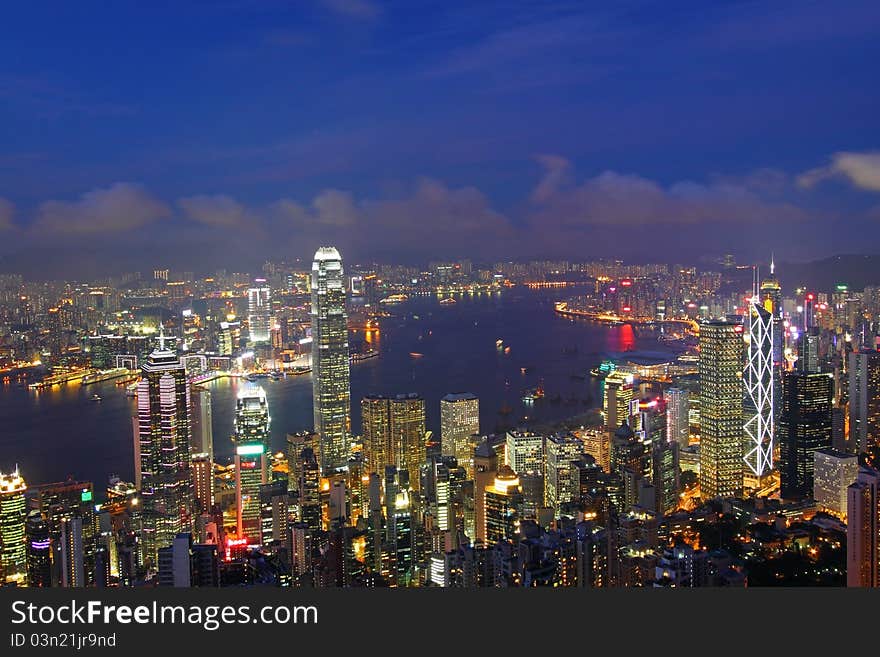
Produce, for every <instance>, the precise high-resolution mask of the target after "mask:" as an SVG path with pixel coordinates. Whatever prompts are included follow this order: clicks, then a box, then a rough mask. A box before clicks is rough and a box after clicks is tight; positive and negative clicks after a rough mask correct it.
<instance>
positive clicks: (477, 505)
mask: <svg viewBox="0 0 880 657" xmlns="http://www.w3.org/2000/svg"><path fill="white" fill-rule="evenodd" d="M497 472H498V455H497V454H496V453H495V450H494V449H492V446H491V445H490V444H489V442H488V441H486V440H484V441H483V442H481V443H480V444H479V445H477V446H476V448H474V534H475V536H474V540H475V541H480V542H482V543H485V542H486V540H487V539H486V489H487V488H488V487H489V486H490V485H491V484H492V482H493V481H494V480H495V475H496V474H497Z"/></svg>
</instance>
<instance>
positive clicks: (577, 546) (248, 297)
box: [0, 247, 880, 587]
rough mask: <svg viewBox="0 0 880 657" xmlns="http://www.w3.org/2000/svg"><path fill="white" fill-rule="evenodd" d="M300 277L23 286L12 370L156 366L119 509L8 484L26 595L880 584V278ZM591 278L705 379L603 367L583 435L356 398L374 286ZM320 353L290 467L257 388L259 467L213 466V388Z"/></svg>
mask: <svg viewBox="0 0 880 657" xmlns="http://www.w3.org/2000/svg"><path fill="white" fill-rule="evenodd" d="M725 266H726V268H727V269H732V270H734V269H735V265H734V263H732V262H727V263H725ZM300 269H302V268H299V269H297V268H288V267H283V266H276V265H267V266H266V267H265V268H264V277H262V278H260V279H257V280H256V281H255V280H253V279H251V278H249V277H244V276H239V275H235V274H233V275H227V274H225V273H224V274H223V275H222V276H220V275H218V276H217V277H215V278H213V279H210V280H204V281H195V280H194V278H193V277H192V275H189V276H187V275H185V274H184V275H178V274H172V273H170V272H169V271H167V270H157V271H156V272H154V276H153V282H154V283H155V285H151V286H149V287H147V288H144V289H142V290H140V291H137V290H135V289H134V288H132V287H129V288H128V289H129V291H128V292H126V293H125V294H124V295H122V294H120V293H119V287H118V286H113V285H107V286H103V287H99V286H74V287H71V286H66V287H64V288H63V289H60V290H58V289H56V290H54V292H53V293H55V292H58V293H60V295H61V296H56V297H55V298H56V299H61V301H60V302H57V303H55V304H54V305H51V306H47V307H45V308H36V307H35V304H34V300H35V299H36V298H38V297H37V295H34V294H33V293H32V292H29V291H27V290H26V286H24V285H23V283H22V282H21V281H20V280H13V279H12V278H11V277H6V278H4V279H3V280H2V281H0V284H2V287H3V288H4V290H6V292H4V294H5V295H6V296H5V297H4V298H3V299H2V301H3V305H2V306H0V307H2V309H3V312H4V316H3V317H2V318H0V319H2V323H3V325H4V326H6V327H7V328H8V329H9V330H7V331H6V332H5V333H4V335H3V336H2V340H3V341H2V349H3V351H0V357H2V358H4V359H5V361H4V365H5V366H6V369H7V372H10V373H11V372H14V371H21V370H22V369H23V368H27V367H30V366H34V365H35V364H36V363H37V362H38V361H39V362H41V364H42V360H43V359H44V358H45V359H46V360H47V362H51V363H54V365H55V367H56V368H58V371H59V372H61V373H62V374H63V373H65V372H68V373H69V372H71V371H75V368H76V367H78V366H79V367H88V368H91V370H93V369H96V368H97V369H100V368H107V367H110V368H119V369H121V370H126V371H131V370H135V369H136V370H137V374H136V379H137V380H136V381H134V383H133V393H134V394H135V395H136V398H137V401H136V413H135V416H134V417H133V419H132V429H133V434H132V435H133V441H134V454H135V463H134V466H135V467H134V470H135V481H134V482H133V483H131V484H126V483H124V482H119V481H117V482H114V483H113V485H112V486H111V488H109V489H108V491H107V499H106V501H104V502H101V503H100V504H97V500H96V499H95V491H94V490H93V484H92V483H91V482H78V481H67V482H61V483H54V484H48V485H36V486H29V485H28V484H27V483H26V481H25V476H26V474H27V473H22V472H18V471H14V472H12V473H10V474H3V475H0V574H2V578H3V580H4V581H5V582H7V583H9V584H16V585H23V586H34V587H45V586H143V585H160V586H184V587H188V586H235V585H242V584H249V585H257V584H264V585H275V586H314V587H350V586H362V587H378V586H391V587H407V586H441V587H531V586H575V587H626V586H658V587H661V586H690V587H692V586H744V585H747V584H750V583H751V584H762V583H780V582H782V583H793V582H798V583H813V584H838V585H840V584H843V583H847V584H848V585H851V586H878V585H880V553H878V539H880V529H878V528H880V491H878V486H880V472H878V471H877V470H876V469H875V466H876V465H880V462H878V460H877V459H878V456H880V351H878V350H877V344H878V342H877V339H875V337H874V336H875V335H877V334H878V333H880V325H878V321H880V307H878V304H877V299H876V298H875V297H876V296H877V295H875V294H874V291H873V290H871V289H868V290H865V291H864V292H862V293H860V294H859V293H855V292H853V291H851V290H849V289H848V288H847V287H846V286H838V288H837V289H836V290H835V291H833V292H831V293H830V294H826V293H811V292H808V291H806V290H795V291H794V293H793V296H792V297H787V296H785V295H783V291H782V288H781V286H780V284H779V282H778V280H777V279H776V278H775V272H774V270H773V267H772V265H771V268H770V276H769V277H768V278H765V279H763V280H762V279H760V278H759V277H758V274H757V271H754V275H753V281H752V282H751V285H750V286H749V287H750V289H748V290H739V289H735V291H733V292H730V291H726V290H725V289H724V285H725V278H724V276H723V275H722V273H720V272H699V273H698V272H697V271H696V269H693V268H686V267H679V266H675V267H672V268H670V267H668V266H665V265H662V266H661V265H657V266H624V265H623V263H619V262H605V263H587V264H584V265H572V264H571V263H567V262H537V263H530V264H512V263H498V264H496V265H495V266H494V267H493V268H492V269H486V270H482V269H479V268H475V267H474V266H473V265H472V264H471V263H470V262H458V263H433V264H432V265H431V267H430V268H429V269H430V272H429V273H430V276H426V275H423V274H424V272H418V271H417V270H412V271H411V270H409V269H407V268H399V269H394V268H386V269H383V268H375V269H373V270H370V271H357V272H355V273H354V274H350V273H346V271H345V268H344V266H343V261H342V258H341V256H340V254H339V252H338V251H337V250H336V249H335V248H332V247H322V248H321V249H319V250H318V251H317V253H316V254H315V257H314V260H313V262H312V265H311V269H310V270H306V272H305V273H303V272H301V271H300ZM749 271H752V269H751V268H750V269H749ZM585 277H586V278H589V280H591V281H592V282H593V283H591V284H593V285H594V287H593V292H592V293H591V294H590V295H588V298H587V299H586V300H585V301H583V302H582V305H583V306H584V307H586V306H590V307H591V308H592V309H594V310H596V311H598V312H604V313H611V314H613V316H614V317H615V321H617V320H618V318H624V319H625V318H626V316H627V315H630V317H631V318H632V319H633V321H636V320H639V321H645V322H656V323H662V322H664V321H667V320H678V321H681V322H682V324H681V325H683V326H691V327H692V328H690V329H689V330H688V331H687V332H688V336H687V337H688V338H689V339H691V340H693V341H695V342H696V344H695V345H694V346H695V349H694V351H695V352H696V353H697V354H698V356H697V362H698V367H697V371H696V372H694V373H683V374H677V375H672V376H670V377H666V378H664V379H663V380H662V381H661V380H652V379H650V378H649V377H640V376H639V375H638V374H637V373H636V374H634V373H633V372H631V371H627V370H625V369H623V368H621V369H614V368H613V367H612V368H610V370H609V371H605V372H601V375H603V376H604V386H603V399H602V408H601V413H600V414H599V417H600V418H601V420H600V421H599V423H597V424H594V425H592V426H580V427H578V428H571V429H569V430H560V431H541V432H538V431H533V430H531V429H529V428H527V427H521V428H518V429H510V430H508V431H505V432H502V433H499V434H491V433H486V432H485V431H483V430H481V429H482V427H481V426H480V412H479V403H480V402H479V399H478V398H477V396H475V395H474V394H471V393H468V392H453V393H450V394H448V395H446V396H444V397H443V398H442V399H440V400H438V402H439V411H440V412H439V417H440V426H439V427H438V429H439V432H437V433H435V432H434V431H432V430H430V429H429V428H428V427H427V422H426V404H427V403H435V402H434V400H426V399H425V398H423V397H422V396H421V395H419V394H418V393H414V392H408V391H400V394H396V395H381V396H379V395H374V396H367V397H364V398H362V399H360V400H355V401H353V400H352V399H351V388H350V367H351V362H352V357H353V354H355V353H357V350H356V349H353V345H352V344H351V339H350V335H351V334H350V331H349V329H350V327H351V325H352V321H353V317H352V313H353V312H362V311H361V310H358V311H353V310H352V305H351V303H350V299H351V296H352V295H355V294H357V295H362V296H364V297H367V298H368V301H367V303H366V304H365V305H366V306H368V307H373V308H377V307H379V302H380V301H381V297H383V296H384V295H386V294H403V293H405V292H406V293H411V294H417V293H420V292H423V291H424V290H427V289H430V290H433V292H436V291H437V290H438V289H440V288H443V289H453V288H464V287H467V286H480V285H488V286H492V285H509V284H513V282H515V281H516V280H517V279H518V278H519V279H520V281H521V282H527V283H530V284H536V285H537V284H539V283H540V284H561V285H562V284H567V283H568V282H572V281H579V282H580V281H582V280H584V278H585ZM178 279H180V281H181V285H180V286H177V287H174V285H175V284H176V283H177V282H178ZM131 282H133V281H126V283H131ZM178 287H179V288H180V289H178ZM227 287H228V288H229V289H232V290H237V294H235V295H233V294H231V293H229V294H226V293H224V292H223V290H224V289H226V288H227ZM200 288H201V289H200ZM11 289H14V290H15V291H16V293H15V294H14V295H10V294H9V290H11ZM474 289H477V288H474ZM160 293H161V294H160ZM137 295H140V297H138V300H137V302H136V303H132V300H133V299H135V297H137ZM152 295H155V296H152ZM304 295H307V297H308V299H307V301H306V300H305V299H303V296H304ZM160 296H161V298H162V299H163V301H162V302H161V303H160V302H158V301H156V299H158V298H159V297H160ZM196 297H198V299H197V301H194V298H196ZM172 298H173V299H176V300H177V302H178V303H177V305H176V306H174V307H175V308H177V309H178V310H179V311H180V312H179V313H178V314H177V315H175V316H174V317H171V316H169V314H168V313H167V312H166V310H167V308H166V306H167V301H168V300H169V299H172ZM123 299H125V303H123ZM151 299H152V300H151ZM99 304H100V307H99ZM151 304H155V305H151ZM36 315H39V317H40V320H39V321H37V320H36V319H35V316H36ZM108 317H109V318H112V319H111V320H110V322H108V321H107V319H108ZM375 317H376V315H368V314H364V315H363V316H362V318H358V319H355V321H357V322H360V321H363V322H372V321H374V319H375ZM691 323H692V324H691ZM694 326H695V327H696V328H693V327H694ZM76 327H85V328H86V329H88V330H90V332H88V333H87V334H86V335H79V334H78V333H79V332H78V331H77V329H76ZM166 327H167V328H168V333H167V334H166ZM99 329H100V330H99ZM110 329H113V331H114V332H113V333H106V334H102V333H101V331H102V330H104V331H107V330H110ZM683 339H684V338H683ZM224 359H226V360H224ZM303 362H307V363H308V367H309V368H311V371H312V381H313V407H314V424H313V426H312V427H309V428H308V430H306V431H301V432H298V433H288V434H287V441H286V445H285V448H284V449H283V450H281V451H277V452H274V451H273V445H272V442H271V431H270V427H271V426H272V420H271V412H272V409H270V408H269V404H268V401H267V398H266V395H265V392H264V391H263V389H262V388H261V387H260V385H259V384H258V381H257V380H255V381H253V382H252V383H253V385H249V386H243V387H242V388H241V391H240V392H239V395H238V398H237V399H236V408H235V421H234V435H233V436H232V441H233V446H234V460H233V462H232V463H231V464H230V465H228V466H224V465H221V464H218V463H216V462H215V459H214V446H213V441H214V437H213V435H212V429H211V404H212V402H211V396H210V393H209V391H208V390H207V389H205V388H204V387H202V386H200V385H199V383H200V381H203V380H204V377H205V376H206V375H209V374H210V373H211V372H212V371H230V370H234V369H235V368H236V367H238V368H239V371H240V372H244V371H250V372H254V371H260V372H272V371H278V370H284V369H285V367H296V366H297V364H298V363H303ZM91 370H90V371H91ZM52 374H53V375H54V374H55V371H53V373H52ZM7 376H14V374H7ZM84 376H87V375H84ZM353 403H359V404H360V409H361V426H360V427H352V421H351V415H352V414H351V405H352V404H353ZM284 429H285V430H287V428H284Z"/></svg>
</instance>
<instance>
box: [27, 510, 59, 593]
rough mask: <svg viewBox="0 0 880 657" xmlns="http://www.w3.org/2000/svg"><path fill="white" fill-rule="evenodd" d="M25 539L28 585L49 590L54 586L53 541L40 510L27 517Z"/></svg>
mask: <svg viewBox="0 0 880 657" xmlns="http://www.w3.org/2000/svg"><path fill="white" fill-rule="evenodd" d="M25 537H26V541H27V585H28V586H29V587H31V588H49V587H50V586H52V557H51V548H52V541H51V540H50V538H49V525H48V524H47V523H46V521H45V520H43V515H42V514H41V513H40V511H39V510H38V509H34V510H33V511H31V512H30V513H28V515H27V519H26V521H25Z"/></svg>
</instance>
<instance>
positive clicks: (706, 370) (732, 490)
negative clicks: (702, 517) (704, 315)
mask: <svg viewBox="0 0 880 657" xmlns="http://www.w3.org/2000/svg"><path fill="white" fill-rule="evenodd" d="M742 330H743V329H742V325H741V324H734V323H732V322H726V321H708V322H703V323H702V324H700V491H701V496H702V498H703V499H705V500H708V499H712V498H715V497H736V496H737V495H739V494H740V493H741V492H742V487H743V449H742V447H743V438H742V436H743V413H742V411H743V388H742V379H741V372H742V351H743V349H742V345H743V341H742Z"/></svg>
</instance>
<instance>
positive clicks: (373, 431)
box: [361, 393, 426, 489]
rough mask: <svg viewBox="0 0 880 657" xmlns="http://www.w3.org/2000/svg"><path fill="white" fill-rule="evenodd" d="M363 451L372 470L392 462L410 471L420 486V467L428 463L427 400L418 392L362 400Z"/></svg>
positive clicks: (413, 483)
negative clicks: (426, 433) (426, 459)
mask: <svg viewBox="0 0 880 657" xmlns="http://www.w3.org/2000/svg"><path fill="white" fill-rule="evenodd" d="M361 418H362V422H361V424H362V433H363V437H364V450H365V452H366V457H367V465H368V468H369V470H370V472H376V473H380V472H384V469H385V466H389V465H393V466H394V467H396V468H398V469H400V470H406V471H407V472H408V473H409V484H410V486H411V487H412V488H413V489H417V488H418V482H419V468H420V467H421V465H422V464H423V463H424V462H425V442H426V438H425V400H424V399H423V398H422V397H420V396H419V395H417V394H415V393H411V394H408V395H396V396H394V397H388V396H384V395H375V396H370V397H364V398H363V399H362V400H361Z"/></svg>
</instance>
